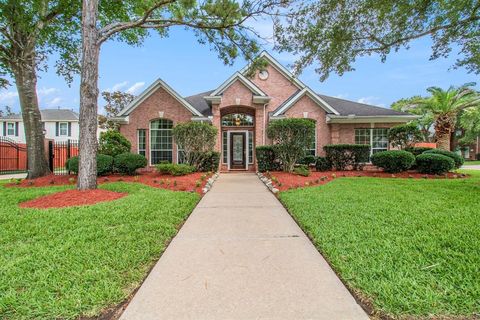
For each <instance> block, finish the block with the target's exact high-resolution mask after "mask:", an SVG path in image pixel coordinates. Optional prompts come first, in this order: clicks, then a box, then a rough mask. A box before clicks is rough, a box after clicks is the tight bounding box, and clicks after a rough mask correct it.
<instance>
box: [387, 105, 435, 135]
mask: <svg viewBox="0 0 480 320" xmlns="http://www.w3.org/2000/svg"><path fill="white" fill-rule="evenodd" d="M421 99H422V97H421V96H413V97H411V98H403V99H400V100H398V101H396V102H394V103H392V105H391V108H392V109H393V110H397V111H403V112H408V113H411V114H415V115H418V116H420V118H418V119H416V120H413V121H412V122H411V123H414V124H415V125H417V127H418V128H419V129H420V132H421V133H422V140H423V141H425V142H433V140H434V137H433V136H432V131H433V130H432V129H433V122H434V119H433V115H432V114H431V113H428V112H425V110H423V109H421V108H417V105H416V102H417V101H419V100H421Z"/></svg>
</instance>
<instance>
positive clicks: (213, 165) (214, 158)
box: [198, 151, 220, 172]
mask: <svg viewBox="0 0 480 320" xmlns="http://www.w3.org/2000/svg"><path fill="white" fill-rule="evenodd" d="M219 164H220V152H217V151H209V152H204V153H203V154H202V155H201V157H200V161H199V163H198V171H201V172H208V171H211V172H217V171H218V165H219Z"/></svg>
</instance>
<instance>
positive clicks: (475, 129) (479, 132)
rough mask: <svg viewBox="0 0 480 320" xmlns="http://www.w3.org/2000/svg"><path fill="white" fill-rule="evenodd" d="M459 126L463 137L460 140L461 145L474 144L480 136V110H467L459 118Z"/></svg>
mask: <svg viewBox="0 0 480 320" xmlns="http://www.w3.org/2000/svg"><path fill="white" fill-rule="evenodd" d="M459 122H460V126H461V128H462V129H463V131H464V136H463V137H462V138H461V139H460V143H462V144H471V143H474V142H475V141H476V139H477V137H479V136H480V108H478V107H477V108H467V109H465V110H463V112H462V114H461V116H460V121H459Z"/></svg>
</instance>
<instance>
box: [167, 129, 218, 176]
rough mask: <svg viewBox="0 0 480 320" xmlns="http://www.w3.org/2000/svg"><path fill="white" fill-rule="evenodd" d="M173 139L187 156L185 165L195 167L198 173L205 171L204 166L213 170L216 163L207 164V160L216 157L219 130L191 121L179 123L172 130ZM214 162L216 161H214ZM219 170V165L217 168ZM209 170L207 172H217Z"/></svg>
mask: <svg viewBox="0 0 480 320" xmlns="http://www.w3.org/2000/svg"><path fill="white" fill-rule="evenodd" d="M172 135H173V138H174V139H175V142H176V143H177V145H178V146H179V148H180V149H181V150H182V151H183V153H184V155H185V163H187V164H189V165H191V166H194V167H195V168H196V169H197V170H198V171H203V170H204V169H202V166H203V167H205V166H207V167H208V168H209V169H212V168H213V166H214V165H215V163H214V162H210V164H208V165H207V164H205V163H204V161H207V160H205V158H209V156H211V157H214V156H213V155H212V154H207V153H208V152H212V151H213V148H214V146H215V139H216V138H217V128H215V127H214V126H212V125H211V124H210V123H205V122H198V121H189V122H185V123H179V124H177V125H176V126H175V127H173V130H172ZM213 160H214V159H213ZM216 168H218V165H217V167H216ZM216 168H215V169H214V170H207V171H217V169H216Z"/></svg>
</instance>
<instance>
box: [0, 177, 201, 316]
mask: <svg viewBox="0 0 480 320" xmlns="http://www.w3.org/2000/svg"><path fill="white" fill-rule="evenodd" d="M4 184H5V182H2V183H0V319H74V318H77V317H79V316H94V315H98V314H100V313H101V311H102V310H104V309H105V308H108V307H114V306H115V305H117V304H118V303H120V302H122V301H123V300H124V299H126V298H127V297H128V296H129V295H130V294H131V293H132V292H133V290H134V289H135V288H136V287H138V286H139V285H140V283H141V281H142V280H143V278H144V277H145V276H146V274H147V272H148V271H149V269H150V268H151V266H152V265H153V263H154V262H155V261H156V260H158V258H159V256H160V254H161V253H162V252H163V250H164V249H165V246H166V244H167V242H168V241H169V239H171V238H172V237H173V236H174V235H175V234H176V232H177V227H178V226H179V225H180V224H181V223H182V222H183V221H184V220H185V219H186V217H187V216H188V215H189V214H190V212H191V211H192V210H193V208H194V206H195V205H196V203H197V202H198V200H199V195H198V194H196V193H189V192H173V191H168V190H162V189H157V188H152V187H149V186H146V185H143V184H138V183H136V184H135V183H119V182H118V183H111V184H104V185H102V186H101V188H104V189H108V190H112V191H117V192H126V193H128V194H129V195H128V196H126V197H124V198H122V199H118V200H115V201H112V202H105V203H99V204H96V205H92V206H85V207H71V208H62V209H47V210H37V209H20V208H19V207H18V203H20V202H22V201H26V200H30V199H33V198H36V197H39V196H42V195H46V194H49V193H53V192H58V191H62V190H66V189H69V188H72V187H71V186H62V187H54V186H52V187H42V188H15V187H14V188H7V187H5V186H4Z"/></svg>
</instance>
